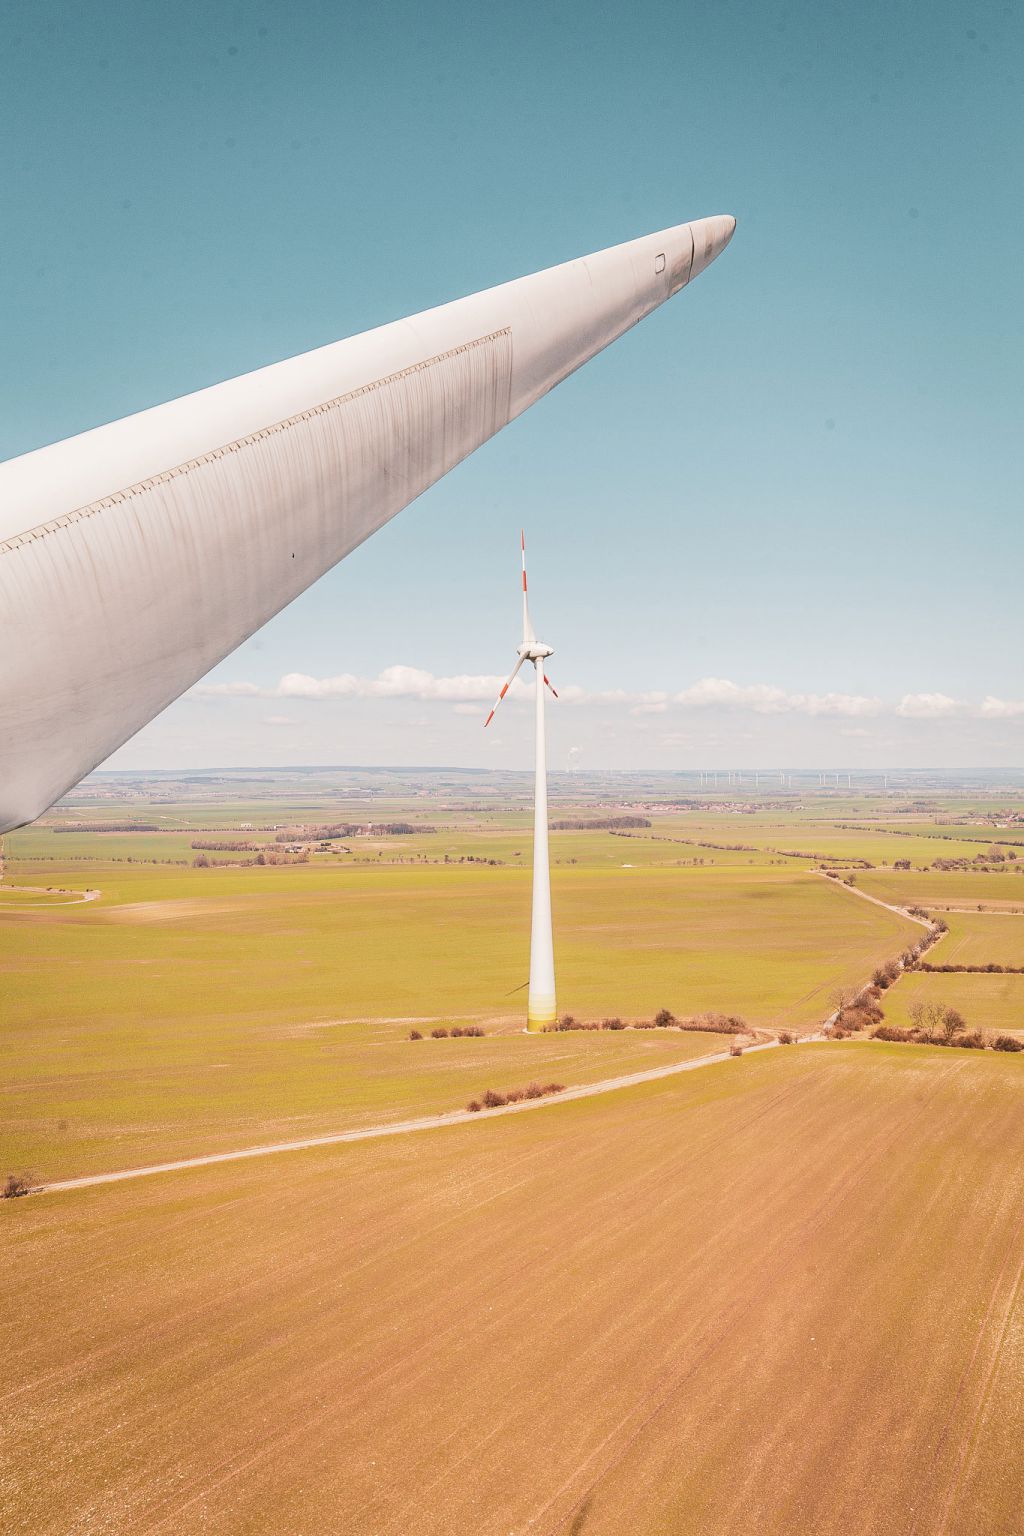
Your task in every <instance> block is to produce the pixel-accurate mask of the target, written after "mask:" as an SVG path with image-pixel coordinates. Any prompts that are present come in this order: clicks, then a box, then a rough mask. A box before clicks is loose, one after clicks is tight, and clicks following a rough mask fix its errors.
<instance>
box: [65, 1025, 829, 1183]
mask: <svg viewBox="0 0 1024 1536" xmlns="http://www.w3.org/2000/svg"><path fill="white" fill-rule="evenodd" d="M807 1038H808V1039H818V1038H820V1037H818V1036H808V1037H807ZM777 1044H778V1041H776V1040H766V1041H762V1042H761V1043H760V1044H756V1045H747V1046H744V1052H745V1053H750V1052H753V1051H767V1050H772V1049H773V1048H774V1047H775V1046H776V1045H777ZM728 1060H730V1054H729V1052H728V1051H715V1052H714V1053H713V1054H711V1055H709V1056H696V1057H693V1058H691V1059H690V1060H689V1061H679V1062H674V1063H672V1065H670V1066H667V1067H651V1068H649V1069H648V1070H647V1071H645V1072H627V1073H625V1074H624V1075H623V1076H621V1077H607V1078H604V1079H603V1080H602V1081H601V1082H598V1083H583V1084H581V1085H580V1086H579V1087H576V1088H567V1089H565V1090H564V1092H562V1093H559V1094H554V1095H552V1096H551V1097H549V1098H544V1099H525V1100H523V1101H522V1102H521V1103H519V1104H506V1105H504V1106H503V1107H502V1108H500V1109H483V1110H480V1111H479V1112H477V1111H473V1112H471V1111H470V1110H467V1109H457V1110H453V1111H452V1112H451V1113H449V1114H444V1115H424V1116H423V1117H422V1118H421V1119H418V1120H400V1121H398V1122H396V1123H393V1124H389V1125H367V1126H363V1127H362V1129H360V1130H356V1131H336V1132H334V1133H333V1134H332V1135H329V1136H309V1137H306V1138H305V1139H304V1140H302V1141H277V1142H273V1143H271V1144H270V1145H268V1146H262V1147H242V1148H240V1149H239V1150H238V1151H237V1152H208V1153H205V1154H204V1155H203V1156H201V1157H183V1158H178V1159H177V1160H176V1161H175V1162H171V1163H152V1164H150V1165H149V1166H148V1167H144V1168H123V1169H120V1170H118V1171H117V1172H115V1173H92V1174H86V1175H83V1177H81V1178H78V1179H57V1180H55V1181H54V1182H53V1183H52V1184H45V1185H42V1186H41V1188H40V1189H39V1190H38V1191H36V1193H39V1194H44V1193H45V1194H54V1193H58V1192H60V1191H63V1190H68V1189H86V1188H89V1187H90V1186H92V1185H95V1184H120V1183H122V1182H123V1181H124V1180H125V1179H143V1178H148V1177H149V1175H150V1174H154V1173H179V1172H181V1171H182V1170H184V1169H186V1168H208V1167H210V1165H211V1164H213V1163H236V1162H239V1161H240V1160H241V1159H243V1158H248V1157H271V1156H273V1155H274V1154H275V1153H278V1152H308V1151H309V1150H310V1149H311V1148H312V1147H333V1146H337V1145H339V1144H340V1143H342V1142H347V1141H373V1140H376V1139H377V1138H378V1137H381V1136H407V1135H410V1134H411V1133H412V1132H413V1131H438V1130H444V1129H447V1128H448V1127H449V1126H452V1125H467V1124H470V1123H473V1124H479V1123H480V1122H481V1121H484V1120H493V1119H494V1118H495V1117H496V1116H498V1115H517V1114H525V1113H527V1112H529V1111H530V1110H534V1109H546V1108H549V1107H550V1106H551V1105H552V1104H564V1103H565V1102H566V1100H567V1099H591V1098H594V1097H595V1095H597V1094H601V1093H614V1092H616V1090H618V1089H620V1088H633V1087H635V1086H636V1085H637V1084H638V1083H653V1082H656V1081H657V1079H658V1078H661V1077H674V1076H675V1075H676V1074H677V1073H679V1072H693V1071H696V1069H697V1068H698V1067H707V1066H711V1065H713V1064H716V1063H718V1062H723V1061H728Z"/></svg>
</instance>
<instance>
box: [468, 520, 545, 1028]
mask: <svg viewBox="0 0 1024 1536" xmlns="http://www.w3.org/2000/svg"><path fill="white" fill-rule="evenodd" d="M519 542H520V546H521V548H522V552H523V643H522V645H521V646H520V647H519V660H518V661H517V662H516V664H515V666H514V667H513V668H512V671H511V672H510V673H509V677H508V681H507V682H506V683H505V686H504V687H503V688H502V690H501V692H500V693H499V694H498V697H497V698H496V699H495V701H494V709H492V710H491V712H490V714H489V715H488V716H487V719H486V720H485V721H484V728H485V729H486V728H487V726H489V725H490V723H491V721H492V720H493V719H494V711H495V710H496V709H497V707H498V705H499V704H500V703H501V701H502V699H503V698H504V697H505V695H506V693H508V690H509V689H510V688H511V686H512V683H513V680H514V678H515V675H516V673H517V672H518V671H519V668H520V667H521V666H522V665H523V662H524V661H532V662H533V667H534V671H535V672H536V674H537V697H536V716H537V742H536V749H537V750H536V763H535V768H534V789H533V917H532V919H531V924H530V993H529V1002H528V1003H527V1008H526V1027H527V1029H529V1030H533V1031H537V1030H541V1029H544V1028H545V1027H546V1026H547V1025H548V1024H553V1023H554V1022H555V949H554V942H553V940H552V937H551V869H550V864H549V860H548V771H547V754H546V751H545V745H544V689H545V688H550V689H551V692H552V693H553V694H554V696H555V698H556V699H557V698H558V694H557V693H556V692H555V689H554V688H553V687H552V684H551V680H550V678H549V677H548V676H547V673H546V672H545V671H544V663H545V661H546V660H547V658H548V657H549V656H550V655H552V654H553V653H552V650H551V647H550V645H545V644H544V643H543V642H542V641H540V640H538V639H537V636H536V634H535V633H534V629H533V624H532V622H531V620H530V602H529V597H528V594H527V590H526V535H525V533H522V534H520V536H519Z"/></svg>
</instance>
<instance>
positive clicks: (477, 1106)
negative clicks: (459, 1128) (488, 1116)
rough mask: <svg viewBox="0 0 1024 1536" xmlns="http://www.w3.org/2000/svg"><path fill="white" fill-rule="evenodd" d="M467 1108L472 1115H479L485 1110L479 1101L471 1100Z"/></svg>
mask: <svg viewBox="0 0 1024 1536" xmlns="http://www.w3.org/2000/svg"><path fill="white" fill-rule="evenodd" d="M466 1108H467V1109H468V1110H469V1112H470V1114H471V1115H478V1114H479V1113H480V1111H481V1110H482V1109H483V1105H482V1104H481V1103H480V1100H479V1099H470V1101H469V1103H468V1104H467V1105H466Z"/></svg>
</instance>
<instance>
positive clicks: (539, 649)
mask: <svg viewBox="0 0 1024 1536" xmlns="http://www.w3.org/2000/svg"><path fill="white" fill-rule="evenodd" d="M554 654H555V653H554V651H553V650H552V649H551V647H550V645H544V644H543V642H542V641H540V640H532V641H530V642H529V643H527V644H524V645H521V646H519V647H518V649H517V651H516V655H517V656H518V657H519V660H520V661H544V660H546V659H547V657H548V656H553V655H554Z"/></svg>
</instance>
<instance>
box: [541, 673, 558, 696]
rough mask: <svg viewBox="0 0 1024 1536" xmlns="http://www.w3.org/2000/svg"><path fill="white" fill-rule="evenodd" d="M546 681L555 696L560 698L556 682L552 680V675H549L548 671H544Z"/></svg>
mask: <svg viewBox="0 0 1024 1536" xmlns="http://www.w3.org/2000/svg"><path fill="white" fill-rule="evenodd" d="M544 681H545V682H546V683H547V685H548V687H549V688H550V689H551V692H552V693H553V694H554V696H555V698H556V699H557V698H558V689H557V688H556V687H555V685H554V683H553V682H552V681H551V679H550V677H548V675H547V673H546V672H545V673H544Z"/></svg>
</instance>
